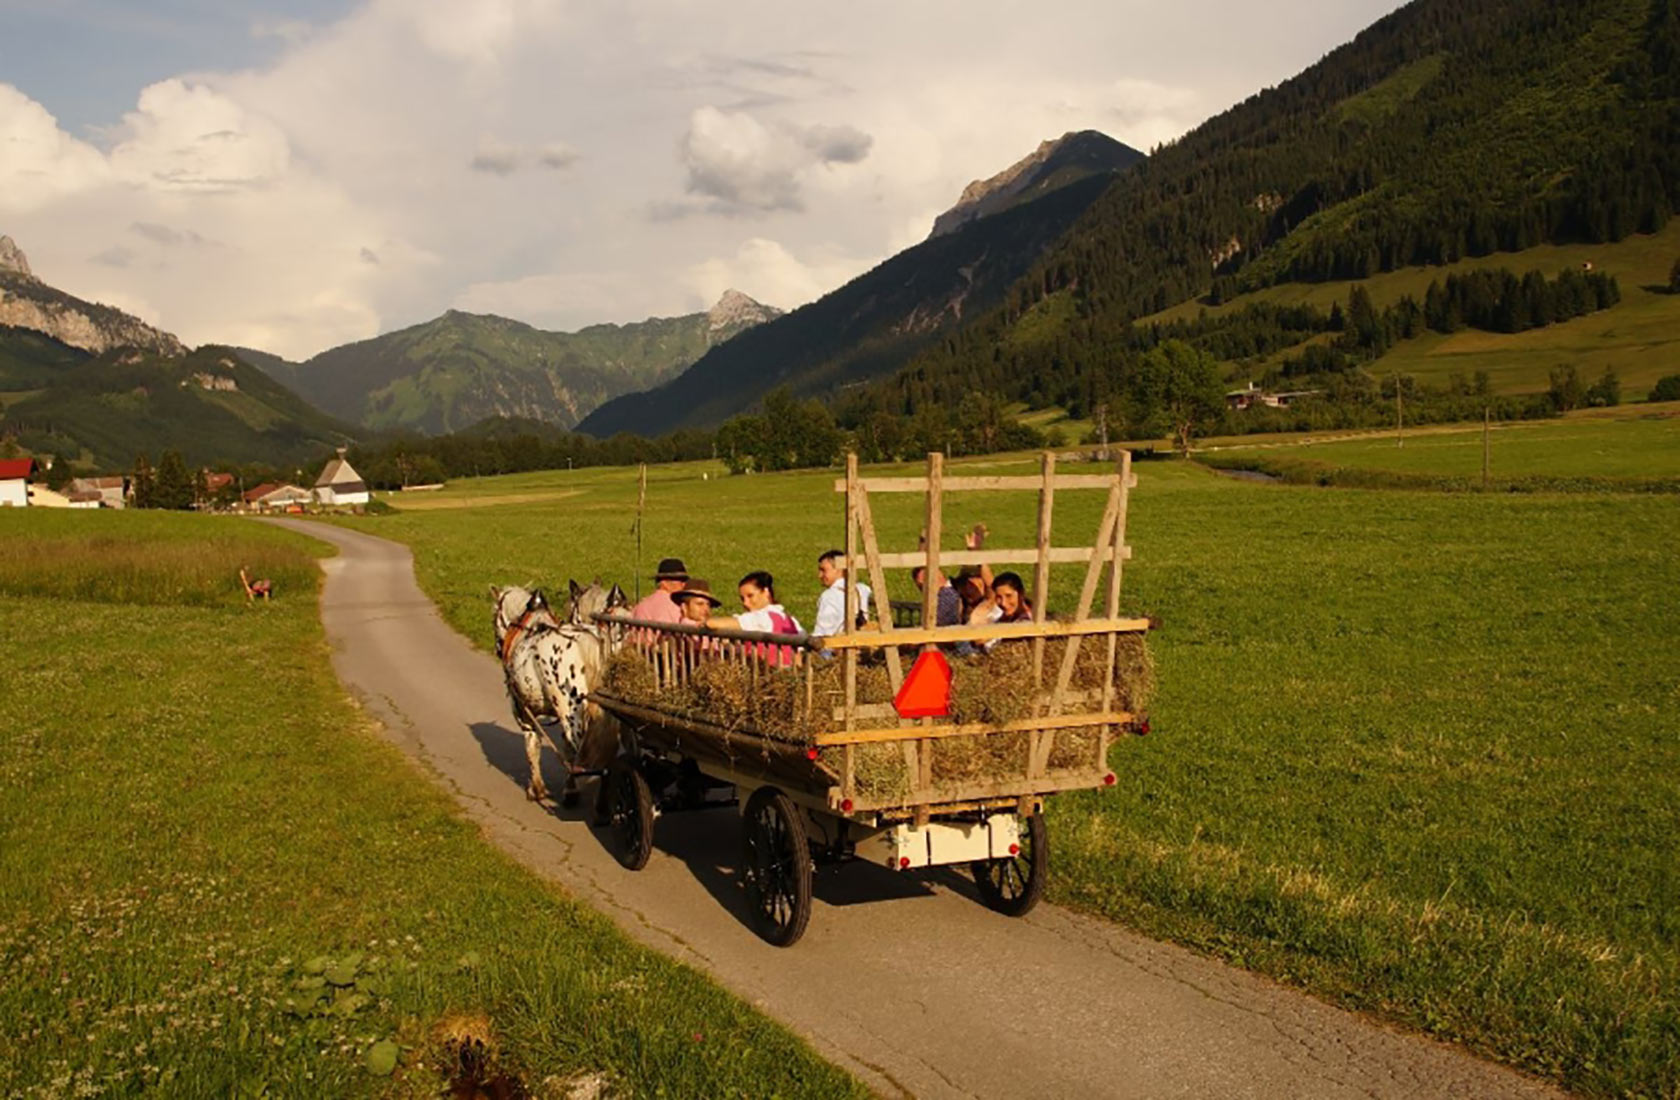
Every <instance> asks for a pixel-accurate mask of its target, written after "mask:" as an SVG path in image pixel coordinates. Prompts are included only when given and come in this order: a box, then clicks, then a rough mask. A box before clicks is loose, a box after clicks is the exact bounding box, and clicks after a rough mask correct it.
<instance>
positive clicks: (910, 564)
mask: <svg viewBox="0 0 1680 1100" xmlns="http://www.w3.org/2000/svg"><path fill="white" fill-rule="evenodd" d="M1124 553H1125V554H1127V555H1128V556H1130V554H1131V550H1130V548H1127V549H1125V551H1124ZM1045 555H1046V557H1047V558H1048V559H1049V561H1050V564H1052V565H1085V564H1087V563H1088V562H1090V561H1091V560H1092V559H1096V560H1098V561H1108V560H1109V559H1110V558H1112V557H1113V556H1114V548H1113V547H1111V546H1100V547H1090V546H1059V547H1056V548H1054V549H1051V548H1049V547H1046V548H1045ZM926 557H927V555H926V554H925V553H924V552H922V551H914V552H907V553H898V554H882V555H881V566H882V567H883V568H886V569H914V568H916V566H918V565H922V564H923V563H924V562H925V561H926ZM939 560H940V562H941V563H942V564H944V565H1021V564H1025V563H1026V562H1035V561H1037V560H1038V551H1037V550H945V551H942V552H941V553H940V555H939ZM847 564H850V563H849V562H848V563H847ZM859 564H860V565H861V564H862V563H861V562H859ZM1035 606H1036V605H1035Z"/></svg>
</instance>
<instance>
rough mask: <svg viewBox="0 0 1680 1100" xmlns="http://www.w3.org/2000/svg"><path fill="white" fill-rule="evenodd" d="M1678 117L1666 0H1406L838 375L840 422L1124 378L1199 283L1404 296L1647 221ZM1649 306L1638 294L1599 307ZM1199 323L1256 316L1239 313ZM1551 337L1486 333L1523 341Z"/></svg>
mask: <svg viewBox="0 0 1680 1100" xmlns="http://www.w3.org/2000/svg"><path fill="white" fill-rule="evenodd" d="M1676 135H1680V4H1677V3H1676V0H1580V2H1575V3H1569V4H1556V3H1550V2H1546V0H1415V2H1413V3H1411V4H1408V5H1407V6H1406V7H1404V8H1401V9H1399V10H1398V11H1396V12H1394V13H1392V14H1391V15H1389V16H1386V17H1384V18H1383V19H1381V20H1379V21H1377V22H1376V23H1375V24H1373V25H1372V26H1371V27H1369V28H1367V29H1366V30H1365V31H1363V32H1361V33H1360V34H1359V35H1358V36H1357V37H1356V38H1355V39H1354V40H1353V41H1352V42H1350V43H1348V44H1347V45H1345V46H1342V47H1340V48H1339V49H1337V50H1334V51H1332V52H1331V53H1329V54H1327V55H1326V56H1325V57H1324V59H1323V60H1321V61H1320V62H1318V63H1317V64H1315V65H1313V66H1312V67H1310V68H1308V69H1307V70H1305V71H1304V72H1302V73H1301V74H1300V75H1298V76H1296V77H1294V78H1293V79H1291V80H1289V81H1286V82H1284V83H1283V84H1281V85H1279V86H1278V87H1276V88H1272V89H1268V90H1266V91H1264V92H1261V93H1259V94H1257V95H1255V96H1253V97H1251V98H1249V99H1248V100H1246V101H1244V102H1243V103H1241V104H1238V105H1237V106H1235V107H1233V108H1231V109H1230V110H1228V111H1226V112H1224V113H1223V114H1221V115H1218V116H1216V117H1214V118H1212V119H1210V120H1208V121H1207V122H1206V123H1204V124H1203V125H1202V126H1200V127H1198V128H1197V129H1195V130H1193V131H1191V132H1190V133H1189V134H1187V135H1185V136H1184V137H1183V138H1181V139H1179V140H1178V141H1176V142H1173V143H1171V144H1169V145H1167V146H1166V147H1164V148H1162V149H1160V150H1158V151H1157V152H1156V153H1155V155H1153V156H1152V157H1151V158H1150V159H1149V160H1148V161H1146V162H1145V163H1144V164H1142V165H1140V166H1139V167H1138V168H1137V169H1136V170H1134V171H1133V172H1130V173H1128V174H1127V175H1126V176H1125V177H1124V178H1123V180H1121V181H1120V182H1117V183H1116V184H1114V185H1113V186H1110V187H1109V188H1108V189H1107V190H1106V191H1105V192H1104V194H1103V195H1102V196H1101V197H1100V198H1098V199H1097V200H1096V201H1094V202H1092V203H1091V204H1090V206H1089V208H1088V209H1086V210H1085V211H1084V212H1083V214H1082V216H1081V217H1080V219H1079V220H1078V222H1077V224H1075V225H1073V226H1072V227H1070V230H1069V231H1068V232H1067V233H1065V234H1064V235H1063V236H1061V237H1060V238H1059V240H1058V241H1056V242H1055V243H1054V244H1053V246H1051V247H1050V248H1048V249H1046V251H1045V252H1044V254H1043V255H1042V257H1041V258H1040V259H1039V260H1038V261H1037V262H1036V263H1035V264H1034V266H1033V268H1032V270H1030V271H1028V272H1026V273H1025V274H1024V275H1023V276H1022V277H1021V278H1020V279H1019V280H1018V281H1016V282H1015V283H1014V284H1013V285H1012V286H1011V287H1010V288H1009V291H1008V293H1007V295H1006V296H1005V299H1004V301H1003V302H1002V304H1001V305H999V306H998V307H996V308H995V309H993V310H991V311H989V312H987V313H986V314H984V315H980V316H971V317H969V318H967V319H966V321H965V323H964V325H963V326H962V327H961V328H960V329H959V330H958V331H956V332H954V333H952V334H951V335H950V336H949V337H948V338H947V339H945V340H942V341H940V342H939V343H938V344H937V345H935V346H932V347H930V348H928V349H927V350H925V351H924V352H923V353H922V354H921V355H920V356H918V358H917V359H916V360H915V361H914V362H911V363H909V364H907V365H906V366H905V368H904V369H903V370H902V371H900V372H899V373H898V374H897V375H895V376H894V377H893V378H891V379H888V380H885V381H882V382H880V383H878V384H876V385H875V386H873V387H871V388H870V389H869V391H868V392H865V393H852V394H849V395H848V398H847V404H846V407H845V408H844V409H843V410H842V417H841V419H842V422H843V423H851V424H857V423H861V422H862V421H863V420H864V419H866V418H868V417H869V416H872V415H875V414H877V413H890V414H904V413H913V412H916V411H918V410H920V409H923V408H929V409H935V408H938V407H940V406H946V407H950V406H952V405H953V403H954V402H956V401H958V400H960V399H961V398H962V396H964V395H966V394H969V393H974V392H982V393H988V394H992V395H994V396H997V397H1000V398H1002V399H1003V400H1006V401H1022V402H1027V403H1029V404H1033V405H1039V406H1050V405H1056V406H1061V407H1064V408H1068V409H1082V410H1090V409H1093V408H1095V407H1098V406H1101V405H1105V404H1108V403H1109V402H1110V395H1113V394H1117V393H1119V392H1121V391H1122V390H1123V389H1124V388H1125V379H1126V378H1127V377H1129V375H1130V372H1131V371H1132V370H1133V369H1134V366H1135V364H1136V363H1137V362H1138V359H1139V356H1140V355H1141V354H1142V352H1143V351H1144V350H1146V349H1147V347H1148V346H1149V344H1150V342H1151V340H1153V339H1155V338H1156V337H1155V336H1154V335H1152V333H1154V331H1155V329H1154V327H1153V324H1150V325H1145V326H1143V327H1138V325H1137V323H1138V322H1139V321H1142V320H1144V319H1146V318H1147V317H1149V316H1150V315H1156V316H1160V315H1161V314H1162V311H1167V310H1172V311H1173V312H1174V313H1177V314H1179V315H1180V317H1181V318H1182V317H1183V314H1184V312H1185V309H1190V310H1192V311H1193V310H1194V303H1195V302H1196V301H1197V300H1198V299H1199V300H1200V302H1201V303H1202V304H1205V305H1207V306H1209V307H1214V306H1218V305H1219V304H1220V303H1223V302H1226V301H1230V300H1232V299H1239V298H1242V296H1249V298H1248V299H1243V300H1250V299H1251V298H1252V296H1254V295H1255V294H1256V293H1257V292H1260V291H1263V290H1266V289H1267V288H1283V287H1287V286H1291V285H1294V286H1301V285H1317V284H1321V283H1324V282H1328V281H1332V280H1341V281H1352V282H1358V281H1361V280H1365V279H1368V278H1372V277H1375V276H1378V275H1380V274H1381V273H1384V272H1399V271H1417V272H1419V282H1420V291H1421V288H1422V287H1423V286H1427V284H1428V282H1429V277H1428V275H1427V272H1428V271H1429V270H1430V269H1432V268H1434V267H1435V266H1436V265H1449V264H1454V263H1458V262H1460V261H1464V260H1467V259H1471V258H1482V257H1488V258H1490V261H1491V262H1494V263H1497V262H1499V259H1500V257H1501V256H1502V255H1506V254H1515V253H1520V252H1523V251H1528V250H1532V249H1534V248H1535V247H1536V246H1540V245H1546V244H1569V243H1571V242H1588V243H1600V244H1602V243H1606V242H1620V241H1623V240H1626V239H1628V238H1629V237H1630V236H1631V235H1634V234H1647V235H1649V234H1653V233H1656V232H1657V231H1658V230H1661V229H1662V228H1663V227H1664V226H1665V225H1666V224H1667V222H1668V221H1669V219H1670V217H1671V215H1672V213H1673V212H1674V211H1675V210H1676V209H1680V141H1677V140H1676ZM1511 262H1512V263H1513V264H1515V265H1518V266H1519V267H1520V266H1521V264H1522V261H1521V260H1515V259H1514V260H1512V261H1511ZM1640 266H1641V267H1642V268H1643V267H1646V266H1648V265H1645V264H1641V265H1640ZM1520 273H1521V272H1520V271H1519V274H1520ZM1421 301H1422V299H1421V297H1420V298H1419V299H1418V302H1419V303H1420V304H1421ZM1186 303H1190V305H1188V306H1187V305H1186ZM1662 305H1663V303H1662V302H1657V301H1655V300H1654V298H1653V296H1652V295H1651V294H1647V293H1639V294H1635V295H1633V297H1632V298H1631V300H1627V301H1624V303H1623V304H1622V305H1620V306H1617V307H1615V308H1613V309H1611V310H1609V311H1606V313H1605V314H1604V316H1606V317H1611V318H1614V317H1616V316H1617V315H1618V314H1617V310H1639V311H1642V316H1643V314H1644V313H1650V312H1652V311H1653V310H1660V307H1661V306H1662ZM1174 307H1179V308H1177V309H1175V308H1174ZM1185 319H1186V320H1189V319H1190V318H1185ZM1209 323H1210V324H1214V325H1227V326H1229V331H1236V330H1237V329H1239V328H1241V327H1242V326H1244V325H1247V326H1249V328H1250V329H1251V330H1253V331H1258V329H1259V328H1260V327H1264V326H1263V323H1262V322H1261V321H1260V320H1257V319H1255V318H1253V317H1249V316H1245V314H1244V312H1243V311H1237V312H1234V313H1227V314H1224V315H1223V316H1221V317H1216V318H1210V322H1209ZM1600 324H1601V322H1599V321H1596V320H1582V321H1579V322H1574V323H1573V327H1575V328H1583V327H1591V326H1597V325H1600ZM1205 335H1207V336H1208V337H1210V338H1217V336H1218V333H1217V332H1215V331H1214V330H1212V329H1209V330H1208V332H1207V333H1206V334H1205ZM1560 338H1562V337H1561V335H1554V334H1552V333H1547V334H1545V335H1543V336H1532V335H1524V334H1514V335H1503V334H1485V335H1484V336H1482V337H1480V338H1479V343H1481V344H1482V345H1484V346H1488V345H1496V344H1510V345H1512V346H1513V347H1518V346H1524V345H1525V344H1526V345H1527V346H1530V347H1531V348H1534V349H1536V350H1538V349H1541V348H1543V347H1545V346H1546V343H1547V342H1548V341H1552V340H1555V339H1560ZM1443 339H1444V338H1443V337H1440V336H1431V337H1430V338H1428V339H1426V340H1419V341H1417V343H1419V344H1429V345H1430V346H1431V347H1440V346H1444V345H1443V344H1442V341H1443ZM1216 342H1217V340H1216V339H1210V340H1209V341H1208V344H1209V347H1210V350H1214V349H1213V347H1212V345H1213V344H1214V343H1216ZM1225 342H1226V343H1227V344H1230V343H1238V342H1240V341H1225ZM1468 342H1469V341H1468V339H1459V338H1454V339H1453V340H1452V341H1451V343H1454V344H1456V345H1458V346H1463V345H1465V344H1467V343H1468ZM1411 343H1412V342H1411V341H1407V342H1406V343H1405V344H1404V345H1403V347H1404V348H1405V349H1406V350H1407V351H1408V352H1410V351H1412V348H1411ZM1287 346H1288V345H1287V342H1286V343H1284V344H1277V345H1275V346H1272V347H1271V348H1270V349H1269V352H1268V353H1275V352H1280V351H1283V350H1285V349H1286V347H1287ZM1637 353H1638V349H1637V347H1636V346H1634V345H1631V344H1630V345H1628V350H1627V352H1626V354H1627V355H1634V354H1637ZM1215 354H1216V355H1219V357H1221V358H1230V357H1229V356H1226V355H1223V354H1220V353H1219V352H1218V351H1217V350H1215ZM1387 354H1388V355H1390V356H1392V355H1395V354H1397V353H1396V352H1395V351H1394V350H1390V351H1389V352H1387ZM1378 362H1379V363H1380V362H1381V360H1379V361H1378ZM1591 362H1592V363H1593V365H1594V366H1595V368H1600V367H1603V366H1612V367H1613V366H1615V363H1614V362H1605V361H1604V360H1603V359H1593V360H1591ZM1541 373H1542V374H1543V371H1542V372H1541ZM1542 388H1543V387H1542Z"/></svg>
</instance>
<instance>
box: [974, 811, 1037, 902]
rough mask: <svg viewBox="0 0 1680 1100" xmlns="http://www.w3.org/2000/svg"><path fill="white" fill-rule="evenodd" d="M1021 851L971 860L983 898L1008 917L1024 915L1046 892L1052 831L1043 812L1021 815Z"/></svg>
mask: <svg viewBox="0 0 1680 1100" xmlns="http://www.w3.org/2000/svg"><path fill="white" fill-rule="evenodd" d="M1021 825H1022V828H1021V840H1020V849H1021V850H1020V851H1019V852H1017V853H1016V854H1015V855H1012V856H1005V857H1004V858H1002V859H977V860H975V861H974V862H973V864H971V865H970V866H971V868H972V870H973V871H974V885H975V887H976V888H978V889H979V891H980V900H981V901H983V902H985V903H986V904H987V905H988V906H989V907H991V908H993V909H996V910H997V911H998V912H1000V913H1002V914H1003V915H1004V916H1006V917H1020V916H1025V915H1026V914H1027V913H1028V912H1029V911H1030V910H1031V909H1032V907H1033V906H1035V905H1037V904H1038V899H1039V898H1041V897H1043V896H1044V882H1045V880H1046V879H1047V878H1048V877H1049V873H1050V835H1049V832H1048V831H1047V830H1046V829H1045V827H1044V815H1043V814H1042V813H1035V814H1033V815H1032V816H1030V817H1025V818H1022V819H1021Z"/></svg>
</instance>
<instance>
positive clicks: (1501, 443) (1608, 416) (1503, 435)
mask: <svg viewBox="0 0 1680 1100" xmlns="http://www.w3.org/2000/svg"><path fill="white" fill-rule="evenodd" d="M1482 451H1483V433H1482V426H1481V425H1480V424H1453V425H1441V426H1431V427H1428V428H1425V429H1422V430H1414V431H1410V432H1405V433H1403V434H1402V435H1396V433H1394V432H1393V431H1388V432H1383V433H1365V434H1363V435H1360V436H1358V437H1355V438H1347V437H1346V436H1343V437H1340V438H1337V437H1334V436H1331V437H1328V438H1321V439H1317V440H1315V439H1312V438H1307V439H1297V440H1291V441H1289V442H1285V443H1278V442H1272V441H1269V440H1265V441H1263V440H1262V439H1261V438H1258V437H1249V438H1247V439H1242V440H1221V441H1219V442H1218V443H1217V444H1215V445H1213V446H1210V447H1209V448H1207V449H1206V450H1205V451H1204V453H1203V454H1202V456H1201V457H1202V458H1203V459H1204V460H1205V461H1207V462H1208V463H1209V464H1210V465H1214V466H1220V467H1237V468H1245V469H1255V470H1260V471H1263V472H1267V473H1271V474H1273V475H1276V476H1280V477H1283V478H1285V479H1287V480H1293V481H1298V482H1303V483H1311V482H1314V481H1319V480H1320V479H1322V478H1324V477H1326V476H1328V477H1331V478H1332V479H1333V480H1334V479H1335V477H1336V476H1337V475H1338V474H1340V475H1356V474H1358V473H1361V472H1366V471H1369V472H1371V473H1373V474H1378V475H1382V474H1394V475H1397V476H1396V477H1395V478H1394V479H1393V481H1392V484H1395V485H1399V486H1402V487H1404V485H1405V484H1406V480H1407V479H1408V478H1440V479H1443V480H1442V483H1441V484H1440V486H1439V487H1442V488H1454V487H1463V488H1476V487H1479V486H1480V483H1481V475H1482ZM1487 458H1488V473H1489V477H1490V485H1491V487H1492V488H1494V489H1496V490H1497V489H1529V490H1533V489H1545V488H1564V487H1571V488H1592V489H1598V490H1609V491H1614V490H1616V489H1618V488H1623V489H1634V488H1638V489H1640V490H1642V491H1662V492H1680V404H1676V403H1669V404H1664V405H1649V406H1625V407H1623V408H1620V409H1594V410H1589V411H1586V412H1583V413H1577V414H1572V415H1570V416H1568V417H1565V418H1563V419H1560V420H1530V421H1515V422H1511V423H1506V424H1497V425H1493V426H1492V427H1491V428H1490V429H1489V431H1488V432H1487ZM1368 484H1371V485H1372V486H1373V487H1380V486H1381V484H1382V483H1381V482H1380V481H1373V482H1369V483H1368ZM1420 487H1421V485H1420Z"/></svg>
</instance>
